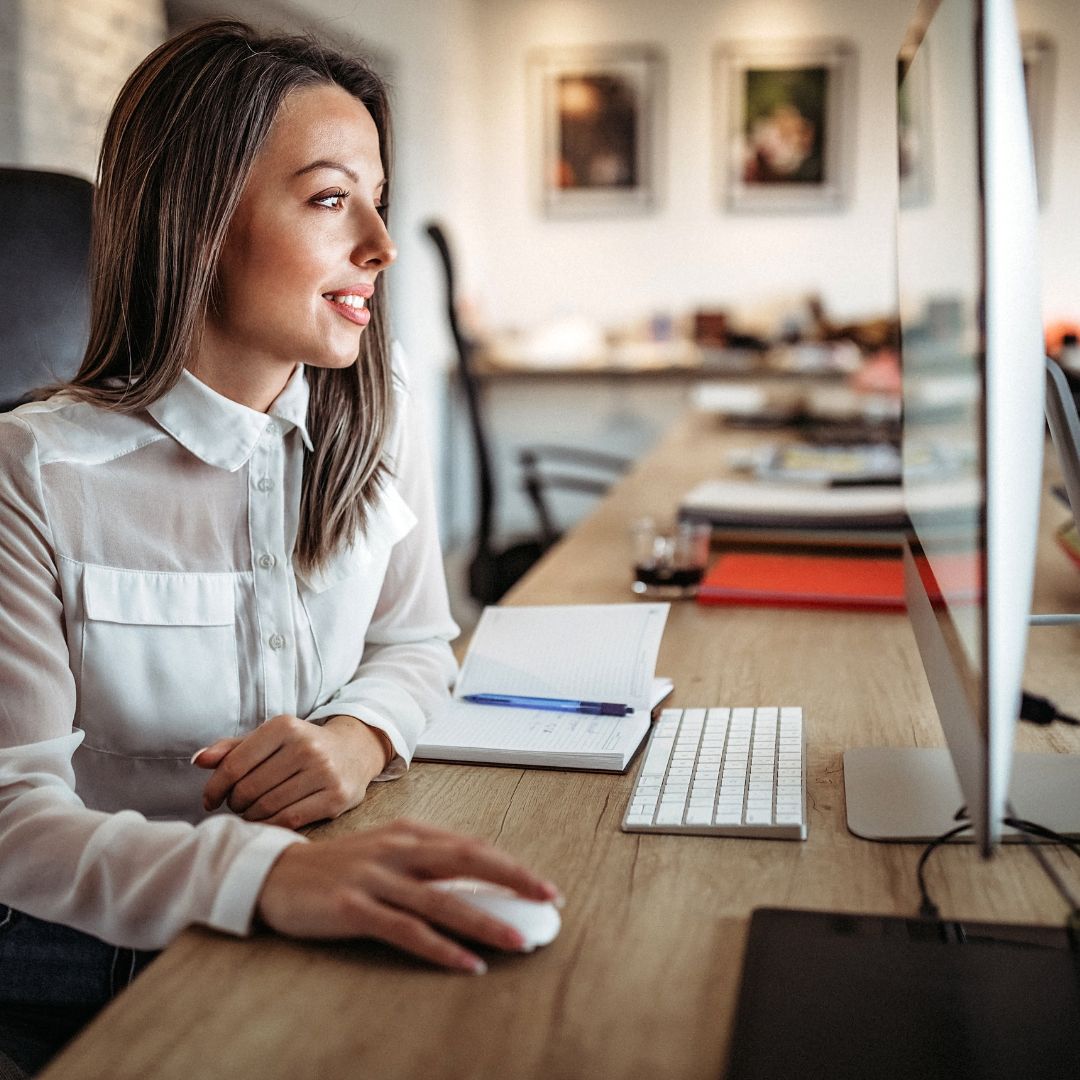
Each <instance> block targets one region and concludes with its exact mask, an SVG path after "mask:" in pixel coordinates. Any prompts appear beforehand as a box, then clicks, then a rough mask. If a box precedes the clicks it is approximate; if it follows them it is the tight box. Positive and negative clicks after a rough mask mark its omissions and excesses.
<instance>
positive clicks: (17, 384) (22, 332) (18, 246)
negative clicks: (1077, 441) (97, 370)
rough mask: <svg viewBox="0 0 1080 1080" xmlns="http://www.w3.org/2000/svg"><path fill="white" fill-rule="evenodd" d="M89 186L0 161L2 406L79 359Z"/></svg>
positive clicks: (85, 310)
mask: <svg viewBox="0 0 1080 1080" xmlns="http://www.w3.org/2000/svg"><path fill="white" fill-rule="evenodd" d="M93 190H94V188H93V185H92V184H91V183H90V182H89V181H88V180H84V179H82V178H81V177H78V176H67V175H64V174H63V173H55V172H40V171H37V170H33V169H14V168H2V169H0V409H3V408H11V407H12V406H14V405H16V404H18V402H19V400H20V399H22V398H23V397H25V395H26V394H27V393H28V392H29V391H31V390H33V389H35V388H37V387H39V386H42V385H44V384H46V383H49V382H55V381H56V380H58V379H65V378H69V377H70V376H71V375H74V374H75V372H76V371H77V370H78V367H79V365H80V363H81V362H82V358H83V352H84V351H85V349H86V341H87V336H88V334H89V326H90V290H89V278H88V272H87V271H88V263H89V256H90V213H91V202H92V196H93Z"/></svg>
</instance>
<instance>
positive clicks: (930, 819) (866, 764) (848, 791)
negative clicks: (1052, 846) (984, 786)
mask: <svg viewBox="0 0 1080 1080" xmlns="http://www.w3.org/2000/svg"><path fill="white" fill-rule="evenodd" d="M1009 792H1010V802H1011V804H1012V806H1013V809H1014V811H1015V813H1016V815H1017V816H1018V817H1021V818H1025V819H1026V820H1028V821H1034V822H1037V823H1038V824H1039V825H1044V826H1045V827H1046V828H1048V829H1052V830H1053V831H1054V832H1057V833H1061V834H1062V835H1064V836H1075V837H1080V758H1078V757H1075V756H1073V755H1071V754H1017V755H1015V757H1014V758H1013V772H1012V782H1011V784H1010V787H1009ZM844 798H845V801H846V803H847V826H848V829H849V830H850V831H851V832H852V833H854V834H855V835H856V836H860V837H862V838H863V839H864V840H894V841H908V842H918V843H929V842H930V841H931V840H934V839H936V838H937V837H939V836H941V834H942V833H944V832H947V831H948V830H949V829H951V828H953V826H955V825H956V823H957V817H956V815H957V811H959V810H960V808H961V807H962V806H963V804H964V797H963V795H962V794H961V793H960V783H959V781H958V780H957V779H956V771H955V770H954V768H953V764H952V758H951V757H950V755H949V751H948V750H939V749H930V748H924V747H898V746H890V747H876V746H875V747H862V748H859V749H853V750H847V751H845V752H844ZM957 839H960V840H963V839H965V837H963V836H961V837H958V838H957ZM967 839H970V837H967ZM1002 839H1003V840H1006V841H1008V840H1017V839H1019V834H1017V833H1016V832H1015V830H1012V829H1008V828H1005V829H1004V830H1003V832H1002Z"/></svg>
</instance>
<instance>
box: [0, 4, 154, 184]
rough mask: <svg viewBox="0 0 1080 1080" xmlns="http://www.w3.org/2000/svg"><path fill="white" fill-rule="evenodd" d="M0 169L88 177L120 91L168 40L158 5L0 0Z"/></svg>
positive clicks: (94, 163)
mask: <svg viewBox="0 0 1080 1080" xmlns="http://www.w3.org/2000/svg"><path fill="white" fill-rule="evenodd" d="M0 12H2V14H0V164H8V165H24V166H33V167H37V168H48V169H58V170H60V171H63V172H71V173H77V174H79V175H82V176H86V177H89V178H93V176H94V173H95V170H96V167H97V154H98V148H99V146H100V144H101V135H102V132H103V131H104V128H105V121H106V119H107V117H108V114H109V109H110V108H111V107H112V103H113V101H114V99H115V98H116V94H117V91H118V90H119V89H120V86H121V85H122V84H123V82H124V80H125V79H126V78H127V76H128V75H129V74H130V73H131V71H132V69H133V68H134V67H135V65H136V64H137V63H138V62H139V61H140V60H141V59H142V58H143V57H144V56H145V55H146V54H147V53H148V52H149V51H150V50H151V49H153V48H154V47H155V46H156V45H158V44H159V43H160V42H161V41H162V40H163V39H164V37H165V5H164V2H163V0H0Z"/></svg>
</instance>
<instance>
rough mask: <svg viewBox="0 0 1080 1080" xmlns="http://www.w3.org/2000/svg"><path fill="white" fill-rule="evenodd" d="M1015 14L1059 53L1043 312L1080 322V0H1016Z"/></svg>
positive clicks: (1045, 209)
mask: <svg viewBox="0 0 1080 1080" xmlns="http://www.w3.org/2000/svg"><path fill="white" fill-rule="evenodd" d="M1016 12H1017V18H1018V20H1019V22H1020V29H1021V31H1023V32H1028V33H1041V34H1045V35H1046V36H1047V37H1049V38H1050V39H1051V40H1052V41H1053V43H1054V46H1055V53H1056V56H1055V60H1056V63H1055V65H1054V85H1053V88H1052V96H1051V109H1050V115H1051V123H1050V131H1049V135H1050V142H1049V155H1048V161H1049V170H1048V175H1047V176H1045V177H1043V176H1040V178H1039V183H1040V186H1041V187H1042V193H1043V202H1042V212H1041V219H1042V235H1041V237H1040V241H1041V245H1042V289H1043V314H1044V316H1045V319H1046V321H1047V322H1048V323H1049V322H1054V321H1057V320H1068V321H1070V322H1074V323H1080V224H1078V223H1080V66H1078V65H1077V62H1076V58H1077V56H1080V8H1078V6H1077V3H1076V0H1017V4H1016ZM1044 180H1045V183H1044Z"/></svg>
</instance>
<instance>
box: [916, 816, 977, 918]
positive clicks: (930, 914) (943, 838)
mask: <svg viewBox="0 0 1080 1080" xmlns="http://www.w3.org/2000/svg"><path fill="white" fill-rule="evenodd" d="M961 818H964V820H963V821H961V822H960V824H959V825H956V826H954V827H953V828H951V829H949V830H948V832H943V833H942V834H941V835H940V836H939V837H938V838H937V839H936V840H931V841H930V843H929V844H927V845H926V847H925V848H924V849H923V853H922V854H921V855H920V856H919V865H918V867H917V868H916V870H915V874H916V877H917V878H918V881H919V896H920V897H921V901H920V903H919V916H920V918H923V919H935V920H937V919H940V918H941V911H940V910H939V908H938V906H937V904H935V903H934V901H933V900H931V899H930V890H929V889H928V888H927V887H926V863H927V861H928V860H929V858H930V856H931V855H933V853H934V852H935V851H937V849H938V848H939V847H941V845H942V844H945V843H947V842H948V841H950V840H951V839H952V838H953V837H954V836H959V835H960V834H961V833H962V832H966V831H967V830H968V829H970V828H971V822H970V821H968V820H966V818H967V807H964V806H962V807H960V809H959V810H958V811H957V812H956V817H955V818H954V820H960V819H961Z"/></svg>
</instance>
